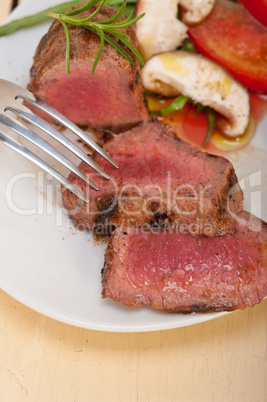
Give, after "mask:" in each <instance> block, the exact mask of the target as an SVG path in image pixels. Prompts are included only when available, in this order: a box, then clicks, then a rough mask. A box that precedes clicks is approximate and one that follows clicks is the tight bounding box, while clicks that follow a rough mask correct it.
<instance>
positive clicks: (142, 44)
mask: <svg viewBox="0 0 267 402" xmlns="http://www.w3.org/2000/svg"><path fill="white" fill-rule="evenodd" d="M178 3H179V0H164V1H162V0H138V1H137V4H136V14H137V15H140V14H142V13H145V16H144V17H143V18H141V19H140V20H139V21H137V22H136V37H137V40H138V42H139V51H140V53H141V55H142V57H143V59H144V60H148V59H149V58H150V57H151V56H152V55H153V54H156V53H160V52H165V51H168V50H173V49H176V48H177V47H178V46H180V45H181V43H182V41H183V40H184V39H185V38H186V37H187V34H186V32H187V29H188V28H187V26H186V25H185V24H183V23H182V22H181V21H179V20H178V19H177V13H178Z"/></svg>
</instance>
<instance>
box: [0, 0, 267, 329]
mask: <svg viewBox="0 0 267 402" xmlns="http://www.w3.org/2000/svg"><path fill="white" fill-rule="evenodd" d="M59 2H61V0H39V1H38V2H37V1H35V0H29V1H28V2H25V3H23V4H22V6H20V7H19V8H17V9H16V10H15V12H14V13H13V14H12V16H11V17H10V18H9V20H10V19H15V18H20V17H22V16H25V15H27V14H31V13H32V12H36V11H39V10H42V9H45V8H47V7H49V6H52V5H55V4H56V3H59ZM47 28H48V24H47V23H44V24H41V25H38V26H36V27H34V28H30V29H26V30H20V31H18V32H16V33H14V34H12V35H11V36H7V37H2V38H0V55H1V58H0V60H1V61H0V77H1V78H5V79H8V80H11V81H13V82H15V83H18V84H20V85H22V86H26V85H27V83H28V80H29V69H30V67H31V64H32V56H33V54H34V51H35V48H36V46H37V44H38V42H39V40H40V38H41V36H42V35H43V34H44V33H45V31H46V30H47ZM266 128H267V120H265V121H262V123H261V124H260V126H259V127H258V130H257V135H256V137H255V139H254V140H253V141H254V144H253V145H254V146H252V145H250V146H249V147H247V148H246V149H245V150H242V151H240V152H239V153H238V154H236V155H232V156H230V158H231V159H232V160H233V163H234V166H235V168H236V170H237V174H238V176H239V179H240V180H241V183H243V188H244V190H245V198H246V203H245V205H246V209H247V210H250V211H251V212H253V213H255V214H256V215H257V216H259V217H262V218H263V219H266V218H267V216H266V212H267V211H266V210H265V211H264V210H263V208H262V207H261V205H266V204H267V202H266V199H264V198H265V197H266V191H265V192H264V191H262V190H264V188H265V186H266V182H267V180H266V175H265V174H264V172H263V165H264V159H265V158H266V152H265V151H264V150H267V142H266V138H264V131H265V132H266ZM259 148H261V150H260V149H259ZM0 155H1V158H0V170H1V175H0V192H1V198H0V202H1V204H0V221H1V227H2V230H1V233H0V244H1V247H0V261H1V262H0V287H1V289H3V290H4V291H5V292H6V293H8V294H10V295H11V296H13V297H14V298H15V299H17V300H18V301H20V302H22V303H24V304H25V305H27V306H29V307H31V308H32V309H34V310H36V311H38V312H40V313H43V314H45V315H47V316H49V317H52V318H54V319H56V320H59V321H62V322H66V323H68V324H72V325H75V326H79V327H85V328H90V329H97V330H103V331H119V332H141V331H153V330H160V329H168V328H176V327H182V326H187V325H190V324H196V323H199V322H203V321H207V320H210V319H213V318H215V317H219V316H222V315H224V314H226V313H213V314H190V315H182V314H166V313H161V312H158V311H155V310H153V309H150V308H148V307H143V308H141V309H138V308H127V307H125V306H123V305H120V304H118V303H115V302H113V301H112V300H108V299H106V300H102V299H101V274H100V271H101V268H102V266H103V261H104V249H105V246H104V245H102V246H101V245H99V244H96V243H95V242H94V240H93V238H92V237H91V234H90V233H79V232H77V231H75V229H74V228H73V226H72V224H71V223H70V221H69V219H68V216H67V214H66V212H65V211H64V209H62V208H61V207H60V194H59V191H58V186H57V183H55V182H54V181H53V180H52V181H51V180H49V178H47V175H46V174H45V173H42V172H41V171H38V169H37V168H36V167H35V166H34V165H33V164H31V163H30V162H28V161H27V160H25V159H24V158H23V157H20V156H19V155H17V154H16V153H15V152H13V151H12V150H10V149H8V148H7V147H6V146H5V145H4V144H0ZM265 160H266V159H265ZM265 173H266V172H265ZM264 215H265V216H264Z"/></svg>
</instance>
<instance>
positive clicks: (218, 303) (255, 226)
mask: <svg viewBox="0 0 267 402" xmlns="http://www.w3.org/2000/svg"><path fill="white" fill-rule="evenodd" d="M237 223H238V229H237V231H236V233H233V234H227V235H225V236H222V237H213V238H208V237H204V236H192V235H184V234H181V233H178V232H171V231H161V230H157V231H153V232H151V230H150V231H148V230H144V229H138V228H122V227H121V228H118V229H116V230H115V231H114V232H113V234H112V235H111V238H110V241H109V246H108V249H107V251H106V257H105V266H104V269H103V297H104V298H105V297H110V298H112V299H114V300H116V301H118V302H121V303H123V304H125V305H127V306H137V307H140V306H141V305H142V304H146V305H149V306H151V307H153V308H155V309H158V310H162V311H167V312H194V311H196V312H197V311H199V312H201V311H202V312H204V311H223V310H227V311H230V310H236V309H244V308H245V307H246V306H253V305H255V304H256V303H259V302H260V301H261V300H262V299H263V298H264V297H266V296H267V225H266V223H264V222H262V221H260V219H258V218H256V217H255V216H253V215H251V214H249V213H248V212H245V211H243V212H241V213H240V214H239V215H238V217H237Z"/></svg>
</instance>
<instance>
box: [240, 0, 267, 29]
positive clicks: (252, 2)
mask: <svg viewBox="0 0 267 402" xmlns="http://www.w3.org/2000/svg"><path fill="white" fill-rule="evenodd" d="M240 3H242V4H244V6H245V7H246V9H247V10H248V11H249V12H250V14H251V15H253V17H254V18H256V20H258V21H260V22H261V23H262V24H263V25H265V26H267V0H240Z"/></svg>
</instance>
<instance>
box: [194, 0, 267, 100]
mask: <svg viewBox="0 0 267 402" xmlns="http://www.w3.org/2000/svg"><path fill="white" fill-rule="evenodd" d="M188 33H189V36H190V39H191V41H192V42H193V44H194V45H195V47H196V49H197V50H198V51H199V52H200V53H202V54H204V55H205V56H207V57H209V58H211V59H213V60H215V61H216V62H218V63H219V64H221V65H222V66H224V67H225V68H226V69H227V70H228V71H229V72H230V73H231V74H232V75H233V76H234V77H235V78H236V79H237V80H238V81H240V82H241V83H242V84H243V85H244V86H245V87H247V88H248V89H251V90H253V91H256V92H261V93H267V29H266V28H265V27H264V26H263V25H261V24H258V23H257V22H256V21H255V20H254V19H253V18H252V17H251V16H250V15H249V14H248V13H247V11H246V10H245V8H244V7H243V6H242V5H241V4H236V3H233V2H230V1H227V0H219V1H217V2H216V4H215V6H214V8H213V10H212V12H211V14H210V15H209V16H208V17H207V18H206V19H205V20H204V21H203V22H202V23H200V24H199V25H196V26H193V27H191V28H189V31H188Z"/></svg>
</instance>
